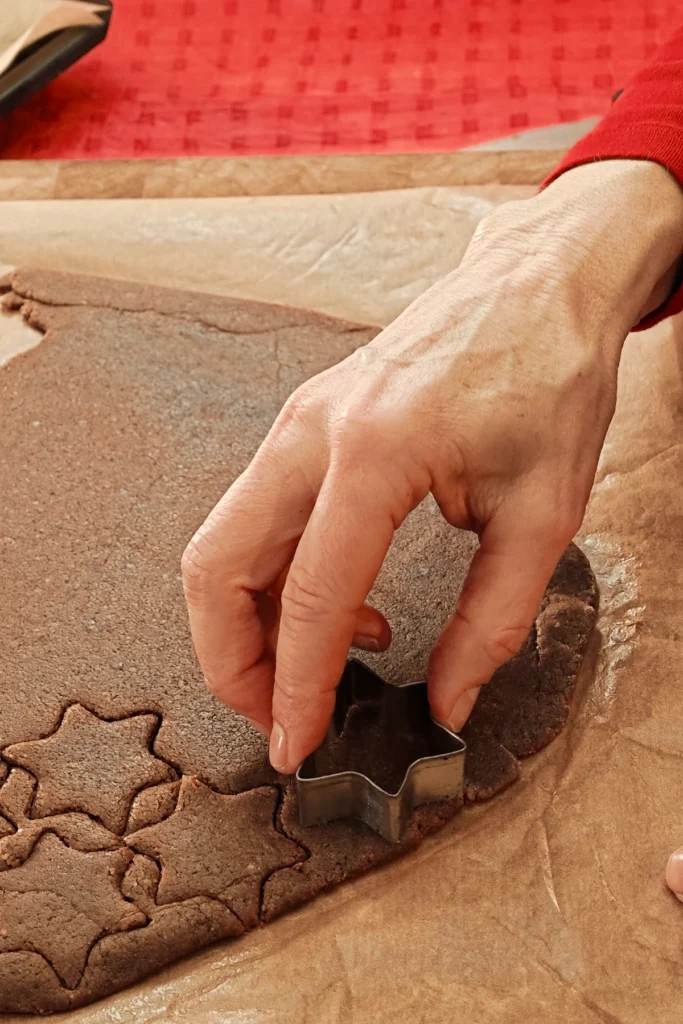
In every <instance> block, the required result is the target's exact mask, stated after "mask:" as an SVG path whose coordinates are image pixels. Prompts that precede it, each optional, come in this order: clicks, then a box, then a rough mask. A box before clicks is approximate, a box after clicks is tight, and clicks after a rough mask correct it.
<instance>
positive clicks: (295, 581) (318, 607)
mask: <svg viewBox="0 0 683 1024" xmlns="http://www.w3.org/2000/svg"><path fill="white" fill-rule="evenodd" d="M325 605H326V594H325V593H324V592H323V591H322V589H321V587H320V585H319V583H318V581H317V580H315V579H313V578H312V577H311V575H310V574H309V573H307V572H306V571H305V570H304V569H301V568H298V569H290V572H289V575H288V577H287V583H286V585H285V589H284V591H283V593H282V616H283V619H287V620H288V621H289V622H290V623H291V622H294V623H297V622H300V623H304V624H309V623H311V622H315V621H317V620H318V619H320V618H321V616H322V614H323V613H324V609H325Z"/></svg>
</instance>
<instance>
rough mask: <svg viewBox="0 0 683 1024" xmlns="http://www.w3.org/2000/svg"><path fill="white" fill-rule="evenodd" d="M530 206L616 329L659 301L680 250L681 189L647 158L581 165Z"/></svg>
mask: <svg viewBox="0 0 683 1024" xmlns="http://www.w3.org/2000/svg"><path fill="white" fill-rule="evenodd" d="M530 202H532V203H533V204H534V205H535V208H536V211H537V213H538V214H540V215H541V216H543V217H545V218H547V220H548V225H549V227H550V225H551V224H552V225H554V231H555V232H556V234H559V235H561V236H562V237H561V239H560V238H557V242H556V244H557V245H558V247H559V248H560V249H561V250H562V251H563V252H564V253H565V258H566V259H567V260H568V265H569V266H570V267H575V268H576V271H577V273H579V272H580V273H581V276H582V278H583V279H584V280H583V285H584V287H587V288H590V289H591V290H592V291H593V292H594V296H592V298H595V297H601V298H602V300H603V302H604V304H605V310H606V312H607V313H608V314H609V315H610V316H611V317H613V318H615V320H616V322H618V323H619V325H620V328H621V329H623V331H624V332H628V331H629V330H630V329H631V328H632V327H633V326H635V324H636V323H637V322H638V321H639V320H640V319H641V318H642V317H643V316H644V315H645V314H646V313H648V312H651V311H652V310H653V309H655V308H656V307H657V306H658V305H660V304H661V303H662V302H664V301H665V300H666V298H667V297H668V294H669V293H670V290H671V288H672V287H673V284H674V282H675V280H676V279H677V276H678V275H677V269H678V267H679V263H680V258H681V254H682V252H683V190H681V188H680V186H679V185H678V183H677V182H676V180H675V179H674V178H673V177H672V176H671V175H670V174H669V172H668V171H667V170H666V169H665V168H663V167H661V166H660V165H659V164H656V163H653V162H651V161H647V160H605V161H601V162H596V163H592V164H584V165H581V166H580V167H575V168H572V169H571V170H569V171H566V172H565V173H564V174H563V175H561V176H560V177H559V178H557V179H556V180H555V181H554V182H553V183H552V184H551V185H550V186H549V187H548V188H547V189H545V191H544V192H541V193H540V194H539V195H538V196H536V197H534V199H533V200H531V201H530ZM558 258H559V254H558Z"/></svg>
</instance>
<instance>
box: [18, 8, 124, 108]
mask: <svg viewBox="0 0 683 1024" xmlns="http://www.w3.org/2000/svg"><path fill="white" fill-rule="evenodd" d="M3 2H6V0H0V3H3ZM97 2H98V3H102V4H103V5H106V7H107V10H106V11H100V12H99V13H98V15H97V18H98V21H99V22H100V24H99V25H81V26H78V27H76V28H65V29H62V31H61V32H54V33H53V34H52V35H50V36H46V37H45V39H39V40H38V42H37V43H35V44H34V45H33V46H31V47H29V48H28V49H27V50H24V51H23V52H22V53H20V54H19V55H18V57H17V59H16V61H15V62H14V64H12V65H11V66H10V67H9V68H8V69H7V71H5V73H4V74H2V75H0V117H3V116H4V115H5V114H9V112H10V110H13V109H14V107H16V106H17V105H18V104H19V103H23V102H24V100H27V99H28V98H29V96H33V94H34V93H36V92H38V90H39V89H42V88H43V86H44V85H47V83H48V82H51V81H52V79H53V78H56V77H57V75H61V73H62V71H65V70H66V69H67V68H69V67H71V65H72V64H75V63H76V61H77V60H80V58H81V57H82V56H83V55H84V54H86V53H88V51H89V50H92V48H93V47H94V46H97V44H98V43H101V42H102V40H103V39H104V37H105V36H106V34H107V29H108V28H109V21H110V19H111V10H112V4H111V0H97Z"/></svg>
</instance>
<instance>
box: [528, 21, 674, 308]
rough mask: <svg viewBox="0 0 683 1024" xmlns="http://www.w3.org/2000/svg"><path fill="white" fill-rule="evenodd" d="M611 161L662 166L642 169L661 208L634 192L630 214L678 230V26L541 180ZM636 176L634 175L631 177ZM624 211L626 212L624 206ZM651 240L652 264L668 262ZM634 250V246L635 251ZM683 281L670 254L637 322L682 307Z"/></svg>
mask: <svg viewBox="0 0 683 1024" xmlns="http://www.w3.org/2000/svg"><path fill="white" fill-rule="evenodd" d="M616 161H619V162H621V161H623V162H626V163H634V162H635V161H639V162H641V163H643V164H644V165H645V166H646V167H652V166H653V165H658V166H659V167H660V168H662V169H663V170H662V172H661V173H659V172H657V171H655V172H651V171H649V170H648V171H646V172H645V174H646V176H648V177H649V179H650V180H651V182H652V184H651V186H650V185H646V187H647V188H648V189H649V188H650V187H651V188H652V190H653V192H652V194H653V200H654V199H655V198H658V197H661V200H662V202H663V204H664V207H663V209H661V210H656V209H654V208H651V209H650V210H648V209H647V205H646V196H641V197H640V198H639V197H638V196H637V195H636V196H635V203H636V206H635V207H634V213H635V212H638V213H640V215H641V216H642V215H643V212H642V211H643V209H644V210H645V216H647V218H648V222H649V224H650V225H651V226H652V228H653V229H654V230H655V232H659V231H664V233H665V234H666V232H667V230H668V229H667V227H666V226H663V225H662V224H661V219H662V218H667V217H673V223H674V225H675V226H674V228H673V230H674V232H675V231H676V230H678V231H680V230H681V225H680V221H678V223H677V225H676V219H677V216H678V215H677V212H676V206H677V199H676V196H675V192H674V191H672V186H673V184H674V183H676V182H677V183H678V185H679V186H681V187H682V188H683V28H680V29H678V30H677V31H676V32H675V33H674V34H673V36H672V37H671V38H670V39H669V40H668V42H667V43H666V44H665V45H664V46H663V47H662V48H661V49H660V50H659V52H658V53H657V55H656V56H655V59H654V60H653V61H652V63H651V64H650V65H648V66H647V67H645V68H643V70H642V71H640V72H639V73H638V74H637V75H636V76H635V77H634V78H633V80H632V81H631V82H629V83H628V84H627V86H626V88H625V89H624V90H623V92H622V94H621V95H620V97H619V99H618V100H617V101H616V103H615V104H614V105H613V107H612V109H611V110H610V112H609V113H608V114H607V115H606V116H605V117H604V118H603V119H602V120H601V121H600V122H599V123H598V125H596V127H595V128H594V129H593V131H592V132H589V134H588V135H586V136H584V138H582V139H581V140H580V141H579V142H578V143H577V144H576V145H575V146H573V147H572V149H570V151H569V152H568V153H567V155H566V156H565V158H564V159H563V160H562V162H561V163H560V164H559V166H558V167H557V168H556V169H555V170H554V171H553V173H552V174H551V175H550V177H549V178H548V180H547V181H546V182H545V184H546V185H549V184H550V183H551V182H555V181H557V182H558V184H559V182H560V181H561V180H562V178H564V177H566V175H567V174H569V173H571V174H572V175H573V174H574V169H578V168H579V167H582V166H585V167H588V166H591V167H592V166H595V164H596V163H598V162H600V163H606V164H608V165H609V164H614V163H615V162H616ZM666 172H668V178H667V177H666V176H665V175H666ZM616 173H617V172H616V171H615V174H616ZM637 180H638V179H637V177H636V176H634V178H633V181H634V182H637ZM572 187H573V186H572ZM636 187H637V185H636ZM641 187H642V186H641ZM631 194H632V193H631ZM644 203H645V205H644ZM624 214H625V216H627V217H628V216H629V211H628V210H627V209H626V208H624ZM653 244H654V246H655V249H659V250H660V252H659V256H658V255H657V253H654V254H653V255H654V259H655V263H657V262H658V261H659V259H660V257H661V263H667V261H668V258H669V248H668V243H667V241H666V240H664V241H661V242H660V241H658V240H655V242H654V243H653ZM675 247H676V243H674V248H675ZM638 248H639V247H638ZM638 254H639V253H638V251H637V252H636V256H638ZM660 265H661V264H660ZM682 284H683V280H682V275H681V273H680V266H679V262H678V261H677V260H676V259H674V261H673V263H671V264H670V265H668V266H667V267H666V269H665V270H663V271H662V274H661V277H660V278H659V280H658V281H657V282H656V283H655V285H654V286H653V289H652V292H651V294H650V296H649V297H648V299H647V300H646V302H645V303H644V306H643V309H642V315H643V317H644V320H643V321H642V322H641V323H639V324H638V327H639V328H643V327H647V326H649V325H650V324H651V323H653V322H656V320H657V319H661V318H662V317H665V316H669V315H672V314H674V313H678V312H680V311H681V310H683V288H682V287H681V285H682ZM653 313H654V315H648V314H653Z"/></svg>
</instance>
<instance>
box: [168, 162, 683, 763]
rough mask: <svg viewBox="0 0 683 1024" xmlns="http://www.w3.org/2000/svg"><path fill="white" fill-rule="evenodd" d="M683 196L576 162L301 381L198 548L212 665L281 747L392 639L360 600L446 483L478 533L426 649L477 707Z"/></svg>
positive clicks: (671, 240)
mask: <svg viewBox="0 0 683 1024" xmlns="http://www.w3.org/2000/svg"><path fill="white" fill-rule="evenodd" d="M682 207H683V199H681V196H680V192H679V190H678V187H677V186H676V185H675V183H673V181H672V180H671V179H669V177H668V175H667V174H666V172H664V171H663V170H662V169H661V168H659V167H656V166H655V165H653V164H646V163H637V162H631V161H610V162H608V163H605V164H600V165H592V166H591V167H586V168H579V169H577V170H574V171H570V172H567V173H566V174H565V175H563V177H562V178H560V179H559V180H558V181H557V182H556V183H555V184H553V185H552V186H550V187H549V188H548V189H547V190H546V191H545V192H544V193H542V194H541V195H540V196H538V197H536V198H534V199H532V200H527V201H525V202H522V203H512V204H508V205H506V206H504V207H500V208H498V209H496V210H495V211H493V212H492V213H491V214H490V215H489V216H487V217H486V218H485V219H484V221H483V222H482V223H481V225H480V227H479V228H478V230H477V232H476V233H475V236H474V238H473V240H472V243H471V245H470V247H469V249H468V251H467V253H466V255H465V258H464V259H463V262H462V264H461V266H460V267H459V268H458V269H457V270H455V271H454V272H453V273H452V274H450V275H448V277H446V278H445V279H444V280H442V281H440V282H439V283H438V284H437V285H435V286H434V287H433V288H431V289H430V290H429V291H428V292H426V293H425V294H424V295H423V296H421V297H420V299H418V300H417V302H415V303H413V305H412V306H411V307H409V309H408V310H406V312H405V313H404V314H402V315H401V316H400V317H399V318H398V319H397V320H396V321H395V322H394V323H393V324H391V326H390V327H388V328H387V329H386V330H385V331H383V332H382V334H381V335H379V336H378V337H377V338H376V339H375V340H374V341H372V342H371V343H370V344H369V345H367V346H365V347H364V348H362V349H359V350H358V351H357V352H355V353H354V354H353V355H352V356H350V357H349V358H348V359H346V360H344V361H343V362H342V363H340V364H339V365H338V366H335V367H333V368H332V369H330V370H327V371H326V372H325V373H322V374H320V375H319V376H317V377H315V378H313V380H311V381H309V382H308V383H306V384H305V385H303V387H301V388H299V389H298V390H297V391H296V392H295V394H294V395H293V396H292V397H291V398H290V399H289V401H288V402H287V404H286V405H285V407H284V409H283V410H282V412H281V414H280V415H279V417H278V419H277V420H276V422H275V424H274V426H273V428H272V429H271V431H270V433H269V435H268V437H267V438H266V440H265V441H264V443H263V445H262V446H261V448H260V449H259V451H258V453H257V455H256V457H255V458H254V460H253V462H252V463H251V465H250V466H249V467H248V469H247V470H246V471H245V473H243V474H242V476H241V477H240V478H239V479H238V480H237V481H236V482H235V483H234V484H233V485H232V487H231V488H230V489H229V491H228V492H227V493H226V495H225V496H224V497H223V498H222V499H221V501H220V502H219V504H218V505H217V506H216V508H215V509H214V511H213V512H212V513H211V515H210V516H209V518H208V519H207V521H206V523H205V524H204V525H203V527H201V529H200V530H199V531H198V533H197V534H196V535H195V537H194V538H193V540H192V541H191V543H190V545H189V546H188V549H187V551H186V553H185V556H184V559H183V579H184V585H185V593H186V597H187V602H188V608H189V614H190V625H191V629H192V635H193V638H194V642H195V646H196V648H197V653H198V656H199V661H200V664H201V666H202V669H203V671H204V675H205V677H206V680H207V683H208V685H209V687H210V689H211V690H212V692H213V693H214V694H215V695H216V696H218V697H219V698H221V699H222V700H224V701H225V702H226V703H227V704H229V705H230V706H231V707H233V708H234V709H235V710H236V711H238V712H240V713H242V714H244V715H246V716H247V717H248V718H250V719H251V720H252V722H253V723H254V724H256V726H257V727H259V728H261V730H262V731H263V732H265V733H268V732H271V730H272V734H271V760H272V761H273V764H274V765H275V767H276V768H278V769H280V770H281V771H293V770H294V769H295V768H296V767H297V765H298V764H299V763H300V762H301V761H302V760H303V758H304V757H305V756H306V754H308V753H309V752H310V751H311V750H312V749H313V748H314V747H315V746H317V745H318V743H319V742H320V741H321V740H322V738H323V736H324V734H325V730H326V727H327V724H328V722H329V719H330V716H331V713H332V710H333V707H334V695H335V687H336V685H337V683H338V681H339V678H340V676H341V673H342V669H343V666H344V662H345V659H346V656H347V653H348V650H349V646H350V645H351V643H352V640H353V639H354V637H356V638H358V635H359V634H361V635H365V636H366V637H369V638H372V640H371V641H367V642H366V644H365V646H370V644H371V643H372V645H373V646H374V648H375V649H379V648H382V647H384V646H386V644H387V643H388V641H389V638H390V635H389V630H388V626H387V624H386V622H385V621H384V619H383V618H382V617H381V615H380V614H379V612H376V611H374V610H372V609H368V608H367V606H366V605H365V603H364V602H365V600H366V597H367V595H368V593H369V591H370V589H371V587H372V585H373V582H374V580H375V577H376V575H377V573H378V571H379V569H380V566H381V564H382V561H383V559H384V556H385V554H386V552H387V549H388V547H389V544H390V543H391V539H392V536H393V533H394V531H395V529H396V528H397V527H398V525H399V524H400V523H401V522H402V521H403V519H404V518H405V516H406V515H407V514H408V513H409V512H410V511H411V510H412V509H413V508H415V507H416V506H417V505H418V504H419V503H420V501H422V499H423V498H424V497H425V496H426V495H427V494H428V493H429V492H430V491H431V492H432V493H433V494H434V496H435V498H436V500H437V502H438V503H439V505H440V508H441V510H442V512H443V514H444V516H445V517H446V519H447V520H448V521H449V522H450V523H451V524H452V525H453V526H458V527H462V528H465V529H472V530H476V531H477V533H478V534H479V538H480V548H479V550H478V552H477V554H476V555H475V558H474V560H473V563H472V566H471V569H470V572H469V575H468V577H467V580H466V583H465V587H464V590H463V593H462V596H461V598H460V602H459V605H458V608H457V610H455V613H454V615H453V617H452V618H451V620H450V621H449V623H448V624H447V626H446V627H445V629H444V632H443V634H442V636H441V638H440V640H439V642H438V643H437V646H436V648H435V650H434V652H433V654H432V657H431V660H430V665H429V674H428V682H429V695H430V702H431V706H432V711H433V713H434V715H435V717H436V718H437V719H439V720H441V721H444V722H447V723H448V724H449V725H450V726H451V728H453V729H454V730H456V731H457V730H458V729H459V728H461V727H462V725H463V724H464V722H465V720H466V719H467V717H468V714H469V712H470V711H471V708H472V706H473V704H474V700H475V699H476V693H477V691H478V688H479V687H480V686H482V685H483V684H485V683H486V682H487V681H488V680H489V678H490V677H491V675H492V674H493V672H494V671H495V669H496V668H497V667H498V666H499V665H500V664H502V663H503V662H504V661H505V660H507V659H508V658H509V657H511V656H512V655H513V654H514V653H515V652H516V651H517V650H518V649H519V647H520V646H521V644H522V643H523V641H524V638H525V636H526V634H527V632H528V630H529V628H530V626H531V623H532V621H533V618H534V616H535V613H536V610H537V607H538V604H539V602H540V600H541V597H542V594H543V591H544V589H545V587H546V584H547V582H548V579H549V577H550V575H551V573H552V571H553V569H554V567H555V564H556V562H557V561H558V559H559V557H560V555H561V553H562V551H563V550H564V548H565V546H566V545H567V543H568V542H569V541H570V540H571V538H572V536H573V535H574V533H575V532H576V530H577V529H578V527H579V525H580V523H581V519H582V516H583V512H584V509H585V505H586V501H587V499H588V495H589V493H590V489H591V486H592V482H593V478H594V474H595V469H596V466H597V461H598V457H599V453H600V449H601V446H602V443H603V440H604V436H605V433H606V430H607V427H608V425H609V421H610V419H611V416H612V412H613V408H614V401H615V391H616V377H617V369H618V362H619V355H620V351H621V346H622V344H623V341H624V338H625V337H626V334H627V333H628V331H629V329H630V328H631V327H632V326H633V324H634V323H635V322H636V321H637V320H638V318H639V316H640V315H641V314H642V313H643V312H644V311H645V310H646V309H647V308H648V303H650V304H652V296H653V295H655V294H657V288H660V289H661V288H662V282H664V284H666V279H667V274H670V272H671V268H672V266H673V264H674V262H675V260H676V258H677V256H678V254H679V251H680V243H679V242H678V237H679V234H680V224H681V222H682V221H683V209H682ZM280 594H281V598H280ZM280 612H281V614H280ZM278 620H279V621H278ZM227 623H229V624H230V629H229V631H228V630H227V629H226V624H227ZM355 642H356V643H358V639H356V641H355ZM375 645H376V646H375Z"/></svg>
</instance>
